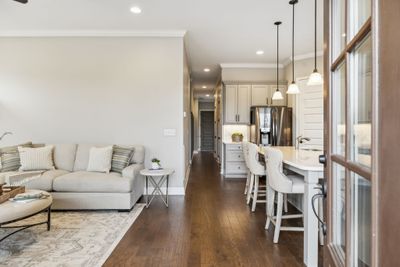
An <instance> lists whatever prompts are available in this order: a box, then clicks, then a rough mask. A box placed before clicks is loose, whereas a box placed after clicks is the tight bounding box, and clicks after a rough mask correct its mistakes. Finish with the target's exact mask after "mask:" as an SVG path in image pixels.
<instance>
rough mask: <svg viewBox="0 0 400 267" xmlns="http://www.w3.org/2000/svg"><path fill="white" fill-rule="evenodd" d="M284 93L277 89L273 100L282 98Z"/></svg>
mask: <svg viewBox="0 0 400 267" xmlns="http://www.w3.org/2000/svg"><path fill="white" fill-rule="evenodd" d="M282 99H283V95H282V93H281V91H279V89H276V91H275V93H274V94H273V95H272V100H282Z"/></svg>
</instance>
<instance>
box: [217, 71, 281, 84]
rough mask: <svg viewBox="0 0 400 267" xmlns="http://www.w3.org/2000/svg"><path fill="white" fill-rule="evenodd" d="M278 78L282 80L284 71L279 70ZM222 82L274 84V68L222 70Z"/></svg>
mask: <svg viewBox="0 0 400 267" xmlns="http://www.w3.org/2000/svg"><path fill="white" fill-rule="evenodd" d="M279 72H280V73H279V78H280V79H283V78H284V77H285V76H284V69H283V68H280V69H279ZM222 81H224V82H226V81H239V82H240V81H243V82H275V81H276V69H275V68H268V69H267V68H223V69H222Z"/></svg>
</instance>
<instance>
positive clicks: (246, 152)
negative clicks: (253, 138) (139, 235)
mask: <svg viewBox="0 0 400 267" xmlns="http://www.w3.org/2000/svg"><path fill="white" fill-rule="evenodd" d="M242 150H243V157H244V162H245V163H246V166H247V169H249V142H247V141H243V142H242Z"/></svg>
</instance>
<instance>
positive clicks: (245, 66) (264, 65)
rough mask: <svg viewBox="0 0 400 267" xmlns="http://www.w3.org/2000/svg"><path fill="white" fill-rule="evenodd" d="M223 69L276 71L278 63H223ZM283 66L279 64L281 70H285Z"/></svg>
mask: <svg viewBox="0 0 400 267" xmlns="http://www.w3.org/2000/svg"><path fill="white" fill-rule="evenodd" d="M220 66H221V68H222V69H275V68H276V63H221V64H220ZM283 67H284V65H283V64H279V68H283Z"/></svg>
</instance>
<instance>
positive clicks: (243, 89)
mask: <svg viewBox="0 0 400 267" xmlns="http://www.w3.org/2000/svg"><path fill="white" fill-rule="evenodd" d="M250 106H251V85H239V86H238V93H237V115H238V118H237V122H238V123H240V124H249V123H250Z"/></svg>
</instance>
